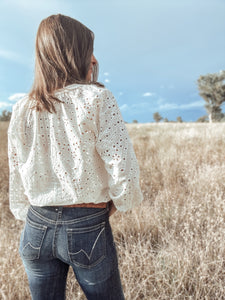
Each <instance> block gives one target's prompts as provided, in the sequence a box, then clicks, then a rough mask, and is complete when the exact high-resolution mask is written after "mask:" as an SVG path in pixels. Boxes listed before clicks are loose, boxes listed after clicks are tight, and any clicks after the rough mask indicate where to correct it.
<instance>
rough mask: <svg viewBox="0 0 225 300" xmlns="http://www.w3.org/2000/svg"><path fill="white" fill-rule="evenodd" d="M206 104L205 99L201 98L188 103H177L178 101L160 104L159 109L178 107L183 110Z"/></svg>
mask: <svg viewBox="0 0 225 300" xmlns="http://www.w3.org/2000/svg"><path fill="white" fill-rule="evenodd" d="M203 106H204V101H203V100H199V101H194V102H191V103H187V104H177V103H165V104H162V105H160V106H159V108H158V109H159V110H176V109H183V110H188V109H191V108H197V107H203Z"/></svg>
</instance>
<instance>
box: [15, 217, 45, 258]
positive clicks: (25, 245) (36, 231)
mask: <svg viewBox="0 0 225 300" xmlns="http://www.w3.org/2000/svg"><path fill="white" fill-rule="evenodd" d="M46 230H47V226H45V225H40V224H37V223H34V222H32V221H30V220H29V219H27V221H26V224H25V228H24V230H23V232H22V235H21V240H20V255H21V257H22V259H25V260H35V259H39V257H40V251H41V247H42V244H43V240H44V237H45V233H46Z"/></svg>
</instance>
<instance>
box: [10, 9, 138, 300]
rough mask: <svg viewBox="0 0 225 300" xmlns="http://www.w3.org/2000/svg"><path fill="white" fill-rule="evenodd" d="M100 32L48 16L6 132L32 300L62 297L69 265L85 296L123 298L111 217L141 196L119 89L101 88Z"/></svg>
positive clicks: (13, 203)
mask: <svg viewBox="0 0 225 300" xmlns="http://www.w3.org/2000/svg"><path fill="white" fill-rule="evenodd" d="M93 39H94V36H93V33H92V32H91V31H90V30H89V29H88V28H87V27H85V26H84V25H83V24H81V23H80V22H78V21H76V20H74V19H72V18H70V17H67V16H63V15H52V16H50V17H48V18H46V19H44V20H43V21H42V22H41V24H40V26H39V29H38V32H37V38H36V64H35V78H34V84H33V87H32V89H31V92H30V93H29V95H28V96H26V97H25V98H23V99H21V100H20V101H19V102H17V103H16V104H15V106H14V108H13V113H12V118H11V122H10V126H9V130H8V141H9V166H10V208H11V211H12V213H13V214H14V216H15V217H16V218H17V219H21V220H26V223H25V227H24V230H23V232H22V235H21V240H20V255H21V257H22V260H23V263H24V266H25V270H26V273H27V276H28V280H29V287H30V291H31V295H32V299H35V300H44V299H48V300H51V299H54V300H58V299H65V286H66V277H67V273H68V268H69V266H71V267H72V268H73V271H74V273H75V276H76V278H77V280H78V282H79V284H80V286H81V288H82V289H83V291H84V293H85V295H86V297H87V299H107V300H108V299H116V300H119V299H124V296H123V291H122V287H121V282H120V276H119V271H118V263H117V254H116V250H115V245H114V242H113V237H112V232H111V228H110V224H109V216H110V215H112V214H113V213H114V212H115V211H116V210H117V209H118V210H119V211H127V210H128V209H131V208H132V207H134V206H135V205H137V204H139V203H140V202H141V200H142V194H141V191H140V187H139V169H138V164H137V160H136V157H135V154H134V150H133V147H132V144H131V142H130V140H129V136H128V133H127V130H126V127H125V124H124V121H123V119H122V117H121V114H120V111H119V108H118V106H117V103H116V100H115V98H114V97H113V95H112V93H111V92H110V91H108V90H107V89H106V88H105V87H104V86H103V85H101V84H100V83H97V69H98V64H97V61H96V59H95V57H94V55H93Z"/></svg>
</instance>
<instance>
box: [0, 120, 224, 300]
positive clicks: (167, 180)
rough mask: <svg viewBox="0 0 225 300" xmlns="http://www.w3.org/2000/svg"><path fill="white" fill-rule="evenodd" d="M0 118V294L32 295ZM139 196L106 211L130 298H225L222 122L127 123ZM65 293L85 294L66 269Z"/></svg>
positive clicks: (9, 298)
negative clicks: (129, 207)
mask: <svg viewBox="0 0 225 300" xmlns="http://www.w3.org/2000/svg"><path fill="white" fill-rule="evenodd" d="M6 130H7V124H6V123H1V124H0V137H1V138H0V143H1V147H0V168H1V175H0V185H1V191H0V207H1V214H0V217H1V220H0V221H1V229H0V230H1V234H0V245H1V248H0V264H1V281H0V285H1V286H0V298H1V299H7V300H16V299H19V300H22V299H30V296H29V291H28V286H27V279H26V275H25V273H24V269H23V266H22V264H21V261H20V258H19V256H18V251H17V248H18V241H19V233H20V230H21V228H22V224H21V222H20V221H15V219H14V218H13V217H12V215H11V213H10V212H9V209H8V168H7V153H6V148H7V146H6ZM128 130H129V132H130V136H131V138H132V140H133V144H134V147H135V151H136V154H137V157H138V160H139V163H140V169H141V186H142V190H143V193H144V202H143V204H142V205H141V206H139V207H137V208H135V209H134V210H133V211H132V212H128V213H126V214H121V213H116V214H115V215H113V216H112V218H111V223H112V227H113V231H114V237H115V241H116V243H117V247H118V255H119V262H120V271H121V277H122V283H123V287H124V291H125V296H126V299H128V300H135V299H137V300H139V299H145V300H153V299H163V300H166V299H168V300H169V299H177V300H178V299H180V300H183V299H189V300H190V299H205V300H209V299H218V300H219V299H225V201H224V200H225V150H224V149H225V125H224V124H146V125H141V124H140V125H139V124H137V125H132V124H130V125H128ZM67 299H70V300H73V299H79V300H80V299H85V298H84V296H83V294H82V292H81V290H80V288H79V287H78V285H77V283H76V282H75V279H74V277H73V274H72V272H71V271H70V273H69V276H68V283H67Z"/></svg>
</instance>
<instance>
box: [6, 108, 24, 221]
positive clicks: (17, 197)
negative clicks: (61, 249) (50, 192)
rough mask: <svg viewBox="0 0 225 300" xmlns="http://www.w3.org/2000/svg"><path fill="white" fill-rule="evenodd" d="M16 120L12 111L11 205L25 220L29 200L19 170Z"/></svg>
mask: <svg viewBox="0 0 225 300" xmlns="http://www.w3.org/2000/svg"><path fill="white" fill-rule="evenodd" d="M15 127H16V122H15V120H14V112H13V113H12V117H11V121H10V125H9V129H8V158H9V206H10V210H11V212H12V213H13V215H14V216H15V218H16V219H19V220H23V221H25V219H26V215H27V211H28V207H29V201H28V198H27V196H26V195H25V194H24V187H23V183H22V179H21V175H20V172H19V160H18V147H17V146H16V140H17V137H16V136H15V133H14V131H15V130H16V128H15Z"/></svg>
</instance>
